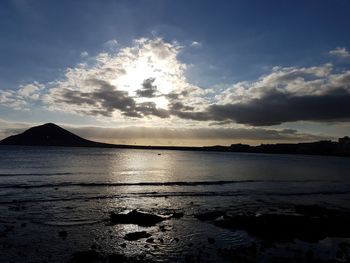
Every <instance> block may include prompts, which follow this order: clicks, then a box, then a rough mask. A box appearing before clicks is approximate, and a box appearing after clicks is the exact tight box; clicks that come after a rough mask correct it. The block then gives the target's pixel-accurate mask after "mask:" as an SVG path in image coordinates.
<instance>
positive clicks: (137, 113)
mask: <svg viewBox="0 0 350 263" xmlns="http://www.w3.org/2000/svg"><path fill="white" fill-rule="evenodd" d="M153 81H154V79H148V80H146V81H145V82H144V86H146V87H148V88H149V86H148V84H150V83H153ZM87 82H88V84H89V85H93V86H95V87H96V89H95V90H94V91H92V92H80V91H72V90H68V89H65V90H62V91H61V92H60V96H59V97H56V98H55V99H56V102H58V103H65V104H69V105H80V106H83V105H88V106H92V107H89V108H88V109H84V108H82V109H80V110H78V111H77V112H78V113H82V114H88V115H102V116H106V117H110V116H112V114H113V112H114V111H116V110H118V111H120V112H121V113H122V114H123V115H124V116H128V117H135V118H141V117H143V116H150V115H152V116H157V117H160V118H167V117H169V113H168V111H167V110H165V109H161V108H157V107H156V104H155V103H154V102H143V103H137V102H136V101H135V99H134V98H133V97H131V96H129V95H128V92H127V91H122V90H118V89H116V88H115V87H114V86H113V85H110V84H109V83H107V82H105V81H102V80H97V79H96V80H95V79H90V80H88V81H87Z"/></svg>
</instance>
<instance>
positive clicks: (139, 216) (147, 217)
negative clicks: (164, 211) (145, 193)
mask: <svg viewBox="0 0 350 263" xmlns="http://www.w3.org/2000/svg"><path fill="white" fill-rule="evenodd" d="M166 219H167V218H165V217H162V216H159V215H152V214H148V213H144V212H139V211H137V210H133V211H131V212H129V213H127V214H116V213H112V214H111V215H110V221H111V223H113V224H135V225H139V226H154V225H156V224H157V223H159V222H162V221H163V220H166Z"/></svg>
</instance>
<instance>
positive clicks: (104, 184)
mask: <svg viewBox="0 0 350 263" xmlns="http://www.w3.org/2000/svg"><path fill="white" fill-rule="evenodd" d="M310 182H322V181H321V180H234V181H232V180H231V181H222V180H220V181H174V182H135V183H120V182H95V183H83V182H77V183H76V182H64V183H49V184H5V185H0V188H24V189H28V188H51V187H74V186H78V187H118V186H119V187H123V186H125V187H127V186H205V185H228V184H245V183H310ZM327 182H330V183H337V182H340V181H336V180H334V181H329V180H327Z"/></svg>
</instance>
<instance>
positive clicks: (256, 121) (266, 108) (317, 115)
mask: <svg viewBox="0 0 350 263" xmlns="http://www.w3.org/2000/svg"><path fill="white" fill-rule="evenodd" d="M349 105H350V93H349V92H348V91H346V90H344V89H335V90H332V91H329V92H328V93H326V94H323V95H304V96H296V95H291V94H287V93H283V92H278V91H273V92H269V93H267V94H265V95H264V96H263V97H262V98H259V99H253V100H251V101H249V102H247V103H236V104H226V105H212V106H210V107H209V108H208V111H207V112H206V114H207V115H206V116H207V117H208V118H211V119H213V120H216V121H223V120H232V121H234V122H237V123H242V124H249V125H254V126H267V125H277V124H281V123H284V122H293V121H324V122H326V121H341V120H349V119H350V106H349Z"/></svg>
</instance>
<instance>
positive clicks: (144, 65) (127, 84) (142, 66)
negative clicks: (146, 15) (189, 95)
mask: <svg viewBox="0 0 350 263" xmlns="http://www.w3.org/2000/svg"><path fill="white" fill-rule="evenodd" d="M171 65H172V63H171V62H169V61H167V60H166V59H160V58H158V57H157V56H156V55H155V54H154V53H153V52H148V53H146V54H141V55H139V56H138V57H137V58H135V59H134V60H131V61H128V63H126V65H123V67H124V69H125V74H123V75H121V76H118V77H117V78H116V79H113V80H112V82H111V84H112V85H114V86H116V87H117V88H118V89H119V90H124V91H127V92H128V93H129V96H133V97H134V99H135V101H136V102H138V103H142V102H154V103H155V104H156V106H157V108H163V109H167V108H168V103H169V102H168V99H167V98H166V96H165V95H166V94H169V93H170V92H172V91H173V90H174V86H175V85H174V82H175V81H174V79H176V77H177V76H176V72H174V68H172V67H171ZM150 78H153V79H154V82H153V85H155V86H156V87H157V91H158V95H157V96H155V97H152V98H145V97H137V96H136V95H137V94H136V91H137V90H139V89H141V88H142V83H143V82H144V81H145V80H147V79H150Z"/></svg>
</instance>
